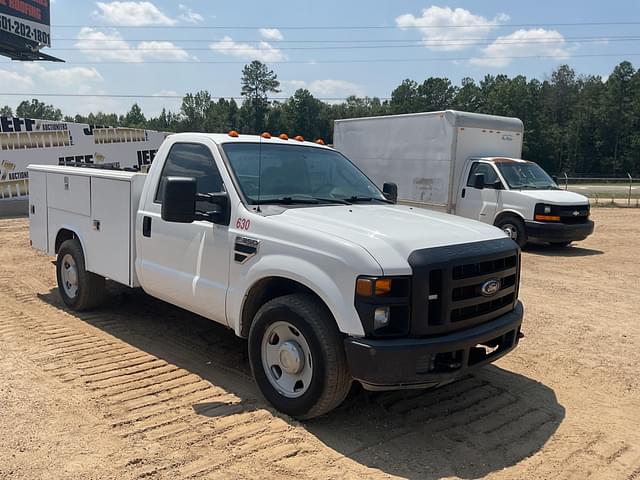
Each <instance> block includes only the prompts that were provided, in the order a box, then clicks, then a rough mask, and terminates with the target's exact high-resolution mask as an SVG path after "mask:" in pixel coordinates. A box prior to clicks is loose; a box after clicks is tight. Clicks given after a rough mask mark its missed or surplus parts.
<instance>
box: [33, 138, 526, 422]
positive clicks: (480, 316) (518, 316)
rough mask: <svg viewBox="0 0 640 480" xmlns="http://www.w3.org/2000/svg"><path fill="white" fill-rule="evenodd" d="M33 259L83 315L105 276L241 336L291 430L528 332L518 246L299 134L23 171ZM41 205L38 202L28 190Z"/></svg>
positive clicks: (482, 357) (427, 382)
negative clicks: (399, 198) (107, 164)
mask: <svg viewBox="0 0 640 480" xmlns="http://www.w3.org/2000/svg"><path fill="white" fill-rule="evenodd" d="M29 172H30V178H31V180H32V182H33V183H32V185H33V186H34V187H35V189H36V190H35V191H32V195H31V197H30V202H31V205H30V235H31V242H32V245H33V246H34V248H38V249H40V250H43V251H45V252H47V253H49V254H50V255H56V256H57V261H56V270H57V278H58V290H59V293H60V295H61V297H62V299H63V301H64V302H65V304H66V305H67V306H68V307H69V308H70V309H73V310H87V309H91V308H98V307H99V306H100V304H101V303H102V302H104V299H105V295H104V292H105V281H106V280H107V279H109V280H111V281H116V282H119V283H121V284H124V285H126V286H129V287H132V288H135V287H141V288H142V289H143V290H144V291H146V292H147V293H148V294H150V295H152V296H154V297H156V298H159V299H161V300H164V301H166V302H169V303H171V304H174V305H177V306H179V307H182V308H184V309H186V310H188V311H191V312H194V313H196V314H198V315H201V316H203V317H206V318H208V319H210V320H212V321H214V322H218V323H220V324H222V325H225V326H227V327H228V328H230V329H232V330H233V331H234V332H235V334H236V335H237V336H239V337H242V338H245V339H247V340H248V352H249V361H250V364H251V368H252V371H253V374H254V377H255V380H256V383H257V385H258V387H259V388H260V390H261V392H262V393H263V394H264V396H265V397H266V398H267V399H268V400H269V401H270V402H271V403H272V404H273V405H274V406H275V407H276V408H278V409H279V410H280V411H282V412H285V413H287V414H290V415H293V416H295V417H298V418H312V417H316V416H318V415H322V414H324V413H326V412H328V411H330V410H331V409H332V408H335V407H336V406H338V405H339V404H340V403H341V402H342V401H343V400H344V398H345V397H346V395H347V393H348V392H349V390H350V386H351V384H352V382H353V381H357V382H360V383H361V384H362V385H363V386H364V387H365V388H367V389H370V390H392V389H400V388H426V387H437V386H439V385H443V384H446V383H449V382H452V381H454V380H456V379H457V378H460V377H461V376H464V375H466V374H467V373H468V372H469V371H471V370H472V369H475V368H478V367H481V366H482V365H486V364H488V363H491V362H493V361H495V360H496V359H498V358H500V357H501V356H503V355H506V354H507V353H509V352H510V351H512V350H513V349H514V348H515V347H516V346H517V345H518V341H519V339H520V337H521V324H522V319H523V306H522V304H521V302H520V301H519V299H518V291H519V282H520V250H519V248H518V246H517V244H516V243H515V242H513V241H512V240H511V239H509V238H507V237H506V236H505V235H504V234H503V232H502V231H500V230H498V229H496V228H495V227H493V226H490V225H485V224H483V223H481V222H478V221H474V220H469V219H465V218H460V217H454V216H451V215H446V214H443V213H439V212H434V211H430V210H427V209H423V208H415V207H412V206H408V205H398V204H396V203H395V197H394V195H393V191H392V189H387V190H388V192H387V194H386V195H385V193H384V192H383V191H381V190H380V189H379V188H378V187H376V185H375V184H374V183H373V182H372V181H371V180H370V179H369V178H368V177H367V176H366V175H365V174H364V173H362V172H361V171H360V170H359V169H358V168H357V167H356V166H355V165H353V164H352V163H351V162H350V161H349V160H348V159H347V158H346V157H345V156H344V155H342V154H340V153H339V152H337V151H335V150H333V149H331V148H328V147H326V146H324V145H323V144H321V143H315V142H306V141H304V140H303V139H302V138H301V137H298V138H296V139H289V138H288V137H286V136H282V137H279V138H277V137H272V136H271V135H269V134H266V133H265V134H263V135H262V136H254V135H239V134H238V133H237V132H230V133H229V134H228V135H224V134H201V133H184V134H177V135H171V136H170V137H168V138H167V140H166V141H165V142H164V143H163V145H162V146H161V148H160V149H159V151H158V154H157V155H156V158H155V160H154V162H153V164H152V166H151V169H150V171H149V172H148V174H147V173H141V172H130V171H113V170H102V169H99V168H86V167H75V166H74V167H72V166H38V165H32V166H30V167H29ZM34 193H35V194H34Z"/></svg>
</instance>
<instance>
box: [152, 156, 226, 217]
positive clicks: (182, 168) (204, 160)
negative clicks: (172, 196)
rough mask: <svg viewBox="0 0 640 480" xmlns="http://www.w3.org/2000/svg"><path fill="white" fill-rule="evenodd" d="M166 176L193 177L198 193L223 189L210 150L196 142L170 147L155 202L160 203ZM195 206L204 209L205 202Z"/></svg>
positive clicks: (215, 191) (216, 191)
mask: <svg viewBox="0 0 640 480" xmlns="http://www.w3.org/2000/svg"><path fill="white" fill-rule="evenodd" d="M167 177H192V178H195V179H196V181H197V185H198V186H197V192H198V193H219V192H222V191H223V190H224V187H223V185H222V177H221V176H220V172H219V171H218V167H216V163H215V160H214V158H213V155H212V154H211V151H210V150H209V148H207V147H206V146H205V145H201V144H198V143H176V144H174V145H173V147H171V151H170V152H169V155H168V156H167V160H166V161H165V164H164V167H163V169H162V175H161V176H160V182H159V183H158V190H157V191H156V197H155V203H162V194H163V188H164V184H165V182H166V179H167ZM201 203H203V204H202V205H201ZM197 208H198V209H199V210H206V208H207V205H206V202H197Z"/></svg>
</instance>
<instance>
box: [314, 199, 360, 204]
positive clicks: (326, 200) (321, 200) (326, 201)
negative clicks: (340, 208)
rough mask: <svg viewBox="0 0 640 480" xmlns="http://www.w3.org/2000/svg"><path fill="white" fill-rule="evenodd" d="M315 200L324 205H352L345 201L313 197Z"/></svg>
mask: <svg viewBox="0 0 640 480" xmlns="http://www.w3.org/2000/svg"><path fill="white" fill-rule="evenodd" d="M313 198H315V199H316V200H318V201H319V202H322V203H335V204H336V205H351V204H350V203H349V202H347V201H346V200H343V199H340V198H320V197H313Z"/></svg>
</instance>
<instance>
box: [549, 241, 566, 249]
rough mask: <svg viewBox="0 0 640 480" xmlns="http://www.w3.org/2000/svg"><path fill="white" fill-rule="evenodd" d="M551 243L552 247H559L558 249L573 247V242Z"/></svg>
mask: <svg viewBox="0 0 640 480" xmlns="http://www.w3.org/2000/svg"><path fill="white" fill-rule="evenodd" d="M549 243H551V246H552V247H558V248H563V247H568V246H569V245H571V241H568V242H549Z"/></svg>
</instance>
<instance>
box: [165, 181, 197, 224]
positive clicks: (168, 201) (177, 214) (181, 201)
mask: <svg viewBox="0 0 640 480" xmlns="http://www.w3.org/2000/svg"><path fill="white" fill-rule="evenodd" d="M197 186H198V183H197V181H196V179H195V178H186V177H167V178H166V180H165V181H164V185H163V189H162V190H163V192H162V220H164V221H165V222H174V223H193V221H194V220H195V219H196V191H197Z"/></svg>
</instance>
